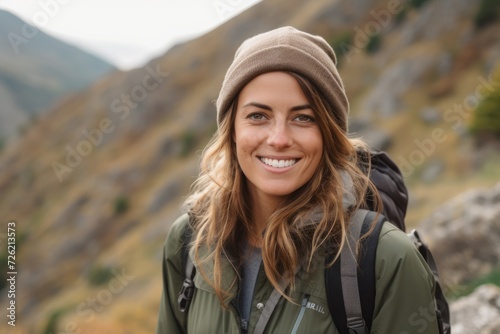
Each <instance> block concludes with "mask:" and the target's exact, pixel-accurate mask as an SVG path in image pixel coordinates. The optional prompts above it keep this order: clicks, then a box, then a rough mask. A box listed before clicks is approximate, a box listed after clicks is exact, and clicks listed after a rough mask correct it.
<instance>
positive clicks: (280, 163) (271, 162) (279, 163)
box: [260, 157, 298, 168]
mask: <svg viewBox="0 0 500 334" xmlns="http://www.w3.org/2000/svg"><path fill="white" fill-rule="evenodd" d="M260 161H262V162H263V163H265V164H266V165H268V166H271V167H274V168H285V167H291V166H293V165H295V164H296V163H297V161H298V159H287V160H278V159H270V158H264V157H260Z"/></svg>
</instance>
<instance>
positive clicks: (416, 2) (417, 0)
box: [410, 0, 429, 8]
mask: <svg viewBox="0 0 500 334" xmlns="http://www.w3.org/2000/svg"><path fill="white" fill-rule="evenodd" d="M428 1H429V0H411V1H410V4H411V5H412V6H413V7H415V8H420V7H422V6H423V5H424V4H425V3H426V2H428Z"/></svg>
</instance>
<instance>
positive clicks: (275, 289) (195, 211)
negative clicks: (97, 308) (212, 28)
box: [157, 27, 438, 334]
mask: <svg viewBox="0 0 500 334" xmlns="http://www.w3.org/2000/svg"><path fill="white" fill-rule="evenodd" d="M336 63H337V60H336V57H335V54H334V52H333V50H332V48H331V47H330V45H328V43H326V41H325V40H324V39H323V38H321V37H319V36H313V35H310V34H308V33H305V32H302V31H299V30H296V29H294V28H292V27H284V28H280V29H276V30H272V31H270V32H267V33H264V34H261V35H257V36H254V37H252V38H250V39H248V40H246V41H245V42H244V43H243V44H242V45H241V46H240V48H239V49H238V50H237V52H236V55H235V58H234V61H233V63H232V64H231V66H230V67H229V69H228V71H227V73H226V76H225V78H224V82H223V85H222V88H221V90H220V94H219V97H218V99H217V125H218V129H217V132H216V134H215V136H214V137H213V139H212V141H211V142H210V143H209V144H208V146H207V148H206V150H205V151H204V155H203V157H202V164H201V173H200V176H199V178H198V180H197V181H196V183H195V186H194V188H193V192H192V194H191V195H190V197H189V198H188V199H187V201H186V203H185V204H186V211H187V213H186V214H184V215H183V216H181V217H180V218H179V219H178V220H177V221H176V222H175V223H174V224H173V225H172V227H171V229H170V231H169V234H168V237H167V241H166V243H165V247H164V262H163V283H164V285H163V296H162V300H161V306H160V313H159V320H158V327H157V333H158V334H159V333H308V334H311V333H312V334H315V333H317V334H324V333H347V332H348V331H347V327H346V325H345V324H344V326H343V327H346V328H343V327H342V328H340V327H339V328H337V323H334V322H333V320H332V318H331V317H330V314H329V312H326V311H325V310H326V309H327V308H328V305H329V304H330V300H328V301H327V293H326V289H325V275H324V272H325V271H324V269H325V267H330V266H332V263H331V261H328V260H327V259H328V258H330V255H331V254H332V253H333V255H334V256H333V257H332V259H334V260H333V262H337V261H338V260H339V259H338V257H339V254H340V252H341V250H342V248H343V247H345V244H346V239H347V230H348V229H349V228H350V226H349V225H350V223H349V222H350V221H351V219H352V218H353V216H354V215H355V214H357V212H358V209H359V208H363V207H367V203H366V198H367V194H368V192H370V193H371V194H374V196H370V200H371V201H373V202H374V203H375V205H374V207H375V208H376V209H377V210H378V211H380V205H379V204H378V203H379V197H378V193H377V190H376V189H375V187H374V186H373V184H372V183H371V181H370V179H369V178H368V176H367V175H366V174H365V173H364V172H363V171H362V170H361V168H360V164H361V162H360V161H358V155H357V151H359V150H365V149H366V148H365V145H364V144H363V142H362V141H360V140H359V139H349V138H348V136H347V116H348V111H349V103H348V100H347V97H346V94H345V90H344V86H343V83H342V80H341V78H340V76H339V73H338V72H337V68H336ZM364 167H365V166H364ZM368 173H369V170H368ZM382 222H383V221H382ZM353 225H355V224H353ZM367 233H369V232H367ZM186 236H189V240H190V241H191V242H188V241H187V240H186V238H187V237H186ZM181 250H185V251H181ZM344 254H345V253H344ZM183 255H185V257H184V256H183ZM186 258H187V259H189V260H187V259H186ZM191 265H192V266H194V271H193V270H190V269H189V268H191V267H192V266H191ZM354 267H356V266H354ZM193 272H194V273H195V274H194V275H192V273H193ZM375 277H377V281H376V283H375V284H376V297H377V298H376V300H375V307H374V312H373V319H370V321H369V323H370V324H371V331H372V333H401V332H408V333H410V332H411V333H414V332H416V331H415V328H414V327H413V326H414V325H415V324H414V322H412V321H409V319H410V317H411V316H412V315H413V314H415V311H416V310H419V309H421V308H428V305H430V304H431V303H433V296H432V294H431V292H432V291H433V288H434V280H433V276H432V274H431V272H430V270H429V269H428V268H427V267H426V265H425V262H424V260H423V259H422V258H421V257H419V254H418V253H417V251H416V249H415V248H414V247H413V245H412V244H411V243H410V242H409V241H408V238H407V236H406V235H405V234H404V233H403V232H402V231H401V230H399V229H397V228H395V227H394V226H392V227H391V224H389V223H384V224H383V227H382V231H381V233H380V238H379V241H378V248H377V250H376V273H375ZM193 288H194V290H193ZM179 291H181V294H179ZM335 297H336V298H335V299H336V300H334V301H333V302H334V303H342V302H343V301H342V296H338V295H335ZM189 303H190V304H189ZM430 313H431V314H430V315H429V318H428V320H429V321H428V327H427V330H426V333H430V334H437V333H438V328H437V321H436V315H435V313H434V312H433V311H432V310H431V312H430ZM363 333H368V331H366V332H363Z"/></svg>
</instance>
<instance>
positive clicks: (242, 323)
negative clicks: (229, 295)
mask: <svg viewBox="0 0 500 334" xmlns="http://www.w3.org/2000/svg"><path fill="white" fill-rule="evenodd" d="M231 305H233V307H234V310H235V311H236V316H237V318H238V322H239V323H240V333H241V334H246V333H247V331H248V322H247V321H246V320H244V319H241V312H240V284H239V283H238V291H237V294H236V298H235V299H233V300H232V301H231Z"/></svg>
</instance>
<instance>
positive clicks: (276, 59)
mask: <svg viewBox="0 0 500 334" xmlns="http://www.w3.org/2000/svg"><path fill="white" fill-rule="evenodd" d="M336 65H337V58H336V57H335V53H334V51H333V49H332V48H331V46H330V45H329V44H328V43H327V42H326V41H325V40H324V39H323V38H322V37H320V36H314V35H311V34H308V33H306V32H303V31H299V30H297V29H295V28H293V27H283V28H279V29H275V30H271V31H269V32H266V33H263V34H260V35H256V36H254V37H251V38H249V39H247V40H246V41H244V42H243V44H242V45H241V46H240V47H239V49H238V50H237V51H236V54H235V57H234V60H233V63H232V64H231V66H230V67H229V69H228V71H227V73H226V76H225V78H224V82H223V83H222V88H221V90H220V93H219V97H218V99H217V124H219V123H220V121H221V120H222V119H223V118H224V117H225V115H226V113H227V111H228V109H229V108H230V106H231V103H232V102H233V100H234V98H235V96H236V95H237V94H238V93H239V91H240V90H241V89H243V87H244V86H245V85H246V84H247V83H248V82H250V81H251V80H252V79H253V78H255V77H256V76H258V75H260V74H263V73H267V72H274V71H290V72H294V73H297V74H300V75H302V76H304V77H305V78H307V79H309V81H311V83H312V84H313V85H314V86H315V87H316V88H317V89H318V90H319V92H320V93H321V95H322V96H323V98H325V99H326V101H327V102H328V103H327V105H328V106H329V108H330V112H331V113H332V115H333V117H334V119H335V120H336V121H337V123H338V125H339V126H340V128H342V129H343V130H344V131H345V132H347V115H348V113H349V102H348V101H347V96H346V94H345V90H344V85H343V83H342V79H341V78H340V76H339V73H338V71H337V67H336Z"/></svg>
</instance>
